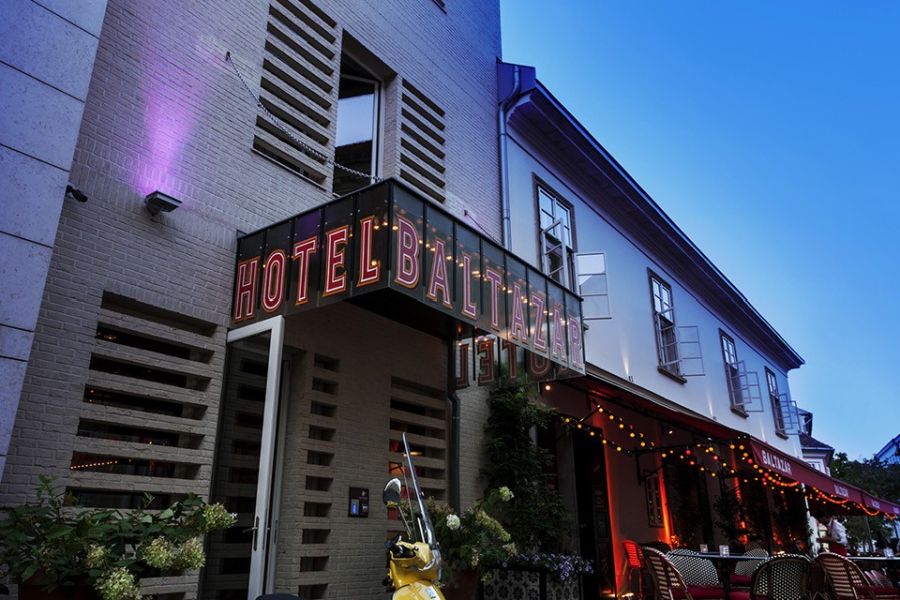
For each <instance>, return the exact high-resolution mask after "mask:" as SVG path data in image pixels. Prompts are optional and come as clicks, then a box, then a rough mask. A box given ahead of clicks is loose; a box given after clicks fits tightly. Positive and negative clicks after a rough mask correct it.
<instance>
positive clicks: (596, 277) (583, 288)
mask: <svg viewBox="0 0 900 600" xmlns="http://www.w3.org/2000/svg"><path fill="white" fill-rule="evenodd" d="M575 272H576V273H577V281H578V290H577V291H578V294H579V295H580V296H581V297H582V298H583V299H584V303H583V304H582V311H583V315H582V319H583V320H585V321H590V320H597V319H611V318H612V315H611V313H610V309H609V285H608V283H607V280H606V253H605V252H584V253H579V254H576V255H575Z"/></svg>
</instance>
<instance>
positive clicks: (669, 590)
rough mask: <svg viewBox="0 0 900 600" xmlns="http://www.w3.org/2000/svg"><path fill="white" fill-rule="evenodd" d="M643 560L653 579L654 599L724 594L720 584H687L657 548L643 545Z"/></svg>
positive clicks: (707, 599)
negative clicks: (709, 585)
mask: <svg viewBox="0 0 900 600" xmlns="http://www.w3.org/2000/svg"><path fill="white" fill-rule="evenodd" d="M644 560H645V561H646V564H647V566H648V567H649V569H648V570H649V571H650V577H651V579H652V580H653V586H654V588H655V592H656V600H716V599H720V598H724V596H725V591H724V590H723V589H722V587H721V586H718V587H708V586H694V585H687V584H686V583H685V581H684V579H683V578H682V577H681V573H679V572H678V569H677V568H675V565H674V564H672V561H671V560H669V559H668V557H667V556H666V555H665V554H663V553H662V552H660V551H659V550H656V549H654V548H649V547H647V546H644Z"/></svg>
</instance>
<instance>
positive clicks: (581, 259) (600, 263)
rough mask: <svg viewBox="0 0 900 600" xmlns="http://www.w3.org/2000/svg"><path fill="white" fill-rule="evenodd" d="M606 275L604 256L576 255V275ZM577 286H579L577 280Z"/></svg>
mask: <svg viewBox="0 0 900 600" xmlns="http://www.w3.org/2000/svg"><path fill="white" fill-rule="evenodd" d="M601 273H606V255H605V254H579V255H578V274H579V275H580V276H585V275H599V274H601ZM578 284H579V285H581V279H580V278H579V281H578Z"/></svg>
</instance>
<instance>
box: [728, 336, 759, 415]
mask: <svg viewBox="0 0 900 600" xmlns="http://www.w3.org/2000/svg"><path fill="white" fill-rule="evenodd" d="M719 338H720V340H721V343H722V360H723V362H724V363H725V380H726V381H727V383H728V397H729V398H730V399H731V409H732V410H733V411H735V412H736V413H738V414H740V415H744V416H746V415H747V414H748V413H751V412H762V411H763V407H762V395H761V393H760V387H759V373H757V372H756V371H748V370H747V365H745V364H744V361H742V360H738V355H737V347H736V346H735V345H734V339H732V337H731V336H729V335H728V334H727V333H725V332H724V331H720V332H719Z"/></svg>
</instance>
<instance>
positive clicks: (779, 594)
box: [750, 554, 812, 600]
mask: <svg viewBox="0 0 900 600" xmlns="http://www.w3.org/2000/svg"><path fill="white" fill-rule="evenodd" d="M811 578H812V561H810V560H809V559H808V558H807V557H805V556H801V555H799V554H782V555H780V556H773V557H772V558H768V559H766V560H764V561H762V562H760V563H758V564H757V566H756V569H755V570H754V571H753V576H752V581H751V583H750V598H751V599H752V600H806V599H807V598H809V597H810V596H811V594H810V583H811Z"/></svg>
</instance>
